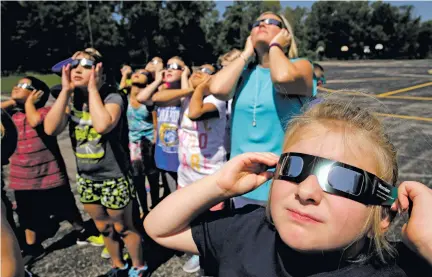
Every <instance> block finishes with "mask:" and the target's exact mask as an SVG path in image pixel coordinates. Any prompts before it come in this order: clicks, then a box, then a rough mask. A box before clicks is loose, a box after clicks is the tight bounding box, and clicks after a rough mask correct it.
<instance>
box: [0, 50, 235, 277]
mask: <svg viewBox="0 0 432 277" xmlns="http://www.w3.org/2000/svg"><path fill="white" fill-rule="evenodd" d="M237 52H238V50H234V51H233V53H229V54H228V55H225V56H224V57H221V59H220V62H221V63H222V65H224V64H225V63H226V62H229V61H230V59H233V58H236V56H235V55H236V54H237V55H238V53H237ZM233 54H234V55H233ZM53 70H57V71H58V70H61V72H59V73H61V76H62V83H61V86H57V89H56V88H52V89H51V90H50V88H48V86H47V85H46V84H45V83H43V82H42V81H40V80H39V79H37V78H34V77H31V76H27V77H25V78H22V79H21V80H20V81H19V83H18V84H17V85H16V86H15V87H14V88H13V91H12V94H11V98H10V99H9V100H7V101H4V102H2V104H1V107H2V111H5V112H7V113H8V114H10V115H11V118H12V121H13V123H14V124H15V126H16V129H17V131H18V132H17V138H16V141H17V147H16V150H15V152H14V153H13V154H12V155H11V157H10V173H9V183H8V186H9V188H10V189H11V190H13V191H14V196H15V200H16V206H17V209H16V212H17V214H18V217H19V223H20V227H21V229H23V230H24V232H25V244H24V245H22V249H23V255H24V256H25V257H27V258H28V259H27V260H25V262H26V263H29V262H31V260H33V259H34V258H36V257H38V256H40V255H42V254H43V253H44V249H43V247H42V239H43V235H42V232H43V231H44V229H46V226H49V225H48V223H47V222H48V221H50V220H52V218H53V216H55V218H56V219H58V220H60V221H61V220H68V221H69V222H70V223H71V224H72V225H73V227H74V230H75V233H76V237H77V244H79V245H84V244H89V243H90V244H92V245H95V246H102V245H104V246H105V248H104V251H103V252H102V256H103V257H106V258H111V259H112V263H113V268H112V269H111V270H110V274H111V273H115V274H119V275H121V274H123V273H124V272H127V273H128V274H129V276H135V275H136V276H145V274H146V272H147V270H148V267H147V265H146V263H145V261H144V260H143V257H142V243H141V242H142V235H141V234H140V232H139V231H138V229H139V228H138V229H137V228H136V227H135V226H136V225H134V223H135V222H137V221H136V218H133V217H134V215H135V216H136V214H137V213H136V208H137V206H136V205H134V204H133V203H134V201H135V198H136V197H137V196H138V197H137V198H138V200H139V203H140V206H141V219H143V218H144V217H145V216H146V215H147V214H148V212H149V209H148V206H149V205H148V203H147V190H146V185H145V184H146V179H147V181H148V184H149V188H150V196H151V204H152V205H151V207H150V209H153V208H154V207H155V206H156V205H157V204H158V203H159V201H160V200H161V196H160V185H159V183H160V179H162V181H163V182H162V183H163V184H164V195H163V196H166V195H168V194H169V193H171V192H173V191H175V190H177V189H180V188H184V187H185V186H187V185H188V184H191V183H193V182H194V181H197V180H199V179H201V178H203V177H205V176H207V175H211V174H213V173H214V172H216V171H217V170H218V169H220V167H221V166H222V165H223V164H224V163H225V162H226V160H227V158H228V156H229V153H228V152H227V149H226V145H228V144H229V143H228V142H227V139H229V138H228V136H226V135H225V134H226V132H227V128H228V126H227V122H228V121H229V118H228V116H229V113H228V112H227V110H228V107H229V105H230V103H227V102H226V101H221V100H218V99H217V98H215V97H214V96H211V95H209V91H208V86H209V81H210V78H211V76H212V75H213V74H214V73H215V71H216V69H215V67H214V66H213V65H210V64H204V65H202V66H200V67H197V68H194V69H193V70H192V72H191V70H190V69H189V68H188V67H187V66H186V64H185V63H184V62H183V60H182V59H181V58H180V57H177V56H176V57H172V58H171V59H169V60H168V61H167V63H166V66H164V62H163V60H162V59H161V58H159V57H155V58H153V59H152V60H151V61H150V62H149V63H148V64H147V65H146V66H145V68H138V69H136V70H135V71H132V69H131V68H130V67H129V66H124V67H123V68H122V69H121V73H122V79H121V81H120V85H119V86H118V87H117V86H116V85H115V84H110V83H109V82H107V81H106V80H108V79H109V78H110V76H107V73H103V58H102V55H101V54H100V53H99V52H98V51H97V50H96V49H93V48H87V49H85V50H82V51H78V52H76V53H75V54H74V55H73V56H72V57H71V58H70V59H67V60H65V61H62V62H61V63H59V64H58V65H56V66H55V68H53ZM50 94H52V96H53V97H54V98H56V99H55V102H54V104H53V105H52V106H51V107H49V106H45V104H46V102H47V100H48V98H49V95H50ZM67 126H69V135H70V139H71V143H72V147H73V151H74V154H75V156H76V164H77V175H76V184H77V190H78V193H79V199H80V201H81V203H82V204H83V206H84V210H85V211H86V212H87V213H88V214H89V215H90V216H91V218H92V219H93V221H94V223H95V226H96V228H97V230H98V231H99V233H100V235H94V234H90V232H89V231H88V230H86V229H85V228H84V225H83V220H82V217H81V214H80V212H79V210H78V208H77V206H76V204H75V198H74V196H73V193H72V192H71V188H70V184H69V178H68V175H67V172H66V166H65V163H64V160H63V157H62V155H61V153H60V149H59V146H58V143H57V138H56V136H57V135H59V134H60V133H61V132H62V131H63V130H64V129H65V128H66V127H67ZM228 130H229V129H228ZM228 132H229V131H228ZM9 144H10V143H9ZM2 145H5V144H4V143H3V144H2ZM2 157H3V156H2ZM6 160H7V158H6ZM6 163H7V162H5V163H4V164H6ZM3 186H4V185H3V182H2V187H3ZM3 196H5V193H4V191H3V190H2V199H3ZM4 198H5V200H8V199H7V197H6V196H5V197H4ZM135 202H136V201H135ZM8 206H9V210H11V209H10V205H8ZM228 206H229V201H225V202H223V201H222V202H221V203H219V204H217V205H215V206H214V207H213V208H212V210H219V209H223V208H224V207H228ZM10 219H11V220H10V221H12V222H11V224H14V222H13V220H12V217H10ZM141 222H142V221H141ZM119 238H122V240H119ZM123 243H124V246H125V247H126V248H127V251H128V255H129V257H130V260H131V262H132V265H131V266H129V265H128V264H126V263H125V261H124V259H123V256H122V254H121V253H122V248H123ZM191 261H193V262H192V263H191V262H189V263H187V264H186V265H185V268H184V269H185V271H188V272H195V271H197V270H199V263H197V257H192V259H191ZM134 274H135V275H134Z"/></svg>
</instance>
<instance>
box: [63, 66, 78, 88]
mask: <svg viewBox="0 0 432 277" xmlns="http://www.w3.org/2000/svg"><path fill="white" fill-rule="evenodd" d="M70 67H71V65H70V64H67V65H65V66H63V68H62V78H61V79H62V89H63V90H67V91H68V92H72V91H73V90H74V89H75V85H74V84H73V82H72V81H71V68H70Z"/></svg>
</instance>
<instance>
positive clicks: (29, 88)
mask: <svg viewBox="0 0 432 277" xmlns="http://www.w3.org/2000/svg"><path fill="white" fill-rule="evenodd" d="M16 86H17V87H18V88H23V89H27V90H30V91H33V90H35V89H36V88H35V87H34V86H32V85H30V84H27V83H19V84H18V85H16Z"/></svg>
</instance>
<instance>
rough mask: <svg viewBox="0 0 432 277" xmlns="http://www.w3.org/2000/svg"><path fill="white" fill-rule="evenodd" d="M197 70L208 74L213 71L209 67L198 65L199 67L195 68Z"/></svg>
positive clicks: (211, 73)
mask: <svg viewBox="0 0 432 277" xmlns="http://www.w3.org/2000/svg"><path fill="white" fill-rule="evenodd" d="M197 71H201V72H203V73H207V74H208V75H213V74H214V72H213V71H212V70H211V69H210V68H207V67H200V68H198V69H197Z"/></svg>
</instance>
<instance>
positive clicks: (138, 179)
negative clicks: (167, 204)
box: [133, 172, 160, 214]
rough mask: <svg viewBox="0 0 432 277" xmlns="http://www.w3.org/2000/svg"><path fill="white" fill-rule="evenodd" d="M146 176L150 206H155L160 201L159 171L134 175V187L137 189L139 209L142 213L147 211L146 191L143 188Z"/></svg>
mask: <svg viewBox="0 0 432 277" xmlns="http://www.w3.org/2000/svg"><path fill="white" fill-rule="evenodd" d="M146 177H147V180H148V182H149V185H150V197H151V203H152V207H155V206H156V205H157V204H158V203H159V202H160V197H159V172H154V173H152V174H149V175H139V176H134V177H133V179H134V180H133V181H134V184H135V188H136V191H137V196H138V199H139V202H140V205H141V209H142V210H143V212H144V214H146V213H148V211H149V210H148V203H147V191H146V188H145V179H146Z"/></svg>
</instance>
